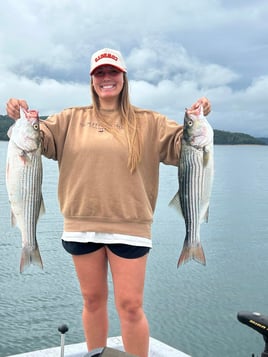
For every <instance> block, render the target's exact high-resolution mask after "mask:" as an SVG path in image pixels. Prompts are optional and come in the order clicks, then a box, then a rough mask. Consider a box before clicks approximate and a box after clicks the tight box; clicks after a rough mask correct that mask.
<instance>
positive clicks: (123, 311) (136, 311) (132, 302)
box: [116, 298, 144, 322]
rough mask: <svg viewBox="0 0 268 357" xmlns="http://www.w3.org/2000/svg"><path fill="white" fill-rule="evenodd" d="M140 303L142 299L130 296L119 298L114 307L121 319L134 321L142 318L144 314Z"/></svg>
mask: <svg viewBox="0 0 268 357" xmlns="http://www.w3.org/2000/svg"><path fill="white" fill-rule="evenodd" d="M142 305H143V302H142V300H140V299H131V298H130V299H122V300H120V301H119V302H118V303H117V305H116V307H117V311H118V314H119V316H120V318H121V319H124V320H127V321H129V322H136V321H139V320H140V319H142V317H143V315H144V312H143V306H142Z"/></svg>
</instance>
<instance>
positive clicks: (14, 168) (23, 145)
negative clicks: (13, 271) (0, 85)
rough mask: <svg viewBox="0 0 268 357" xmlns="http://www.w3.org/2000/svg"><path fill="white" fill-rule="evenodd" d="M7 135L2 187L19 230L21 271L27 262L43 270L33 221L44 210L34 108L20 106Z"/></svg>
mask: <svg viewBox="0 0 268 357" xmlns="http://www.w3.org/2000/svg"><path fill="white" fill-rule="evenodd" d="M8 136H9V143H8V149H7V160H6V188H7V193H8V199H9V203H10V208H11V225H12V226H15V225H17V227H18V228H19V229H20V231H21V238H22V252H21V260H20V273H22V272H23V271H24V270H25V269H26V268H27V267H28V266H29V265H31V264H33V265H37V266H39V267H40V268H41V269H43V262H42V258H41V254H40V251H39V247H38V243H37V240H36V229H37V221H38V219H39V217H40V215H41V214H43V213H44V212H45V206H44V200H43V195H42V176H43V170H42V159H41V134H40V127H39V114H38V111H37V110H23V109H22V108H21V109H20V119H18V120H16V121H15V124H14V125H12V126H11V127H10V128H9V130H8Z"/></svg>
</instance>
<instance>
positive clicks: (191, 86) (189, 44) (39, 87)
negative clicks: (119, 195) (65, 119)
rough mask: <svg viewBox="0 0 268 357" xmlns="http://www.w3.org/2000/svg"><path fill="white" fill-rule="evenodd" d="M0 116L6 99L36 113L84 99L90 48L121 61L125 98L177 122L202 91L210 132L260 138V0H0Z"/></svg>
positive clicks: (267, 102) (264, 70) (267, 81)
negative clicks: (111, 51) (114, 53)
mask: <svg viewBox="0 0 268 357" xmlns="http://www.w3.org/2000/svg"><path fill="white" fill-rule="evenodd" d="M0 14H1V17H0V114H6V113H5V103H6V102H7V100H8V99H9V98H10V97H15V98H24V99H26V100H27V101H28V103H29V106H30V107H31V108H32V109H38V110H39V112H40V115H48V114H51V113H54V112H58V111H60V110H62V109H63V108H66V107H70V106H79V105H87V104H89V103H90V102H91V99H90V92H89V63H90V57H91V54H92V53H93V52H94V51H96V50H98V49H100V48H103V47H111V48H115V49H118V50H120V51H121V52H122V53H123V55H124V57H125V60H126V63H127V67H128V77H129V80H130V93H131V100H132V103H133V104H134V105H137V106H140V107H143V108H148V109H153V110H156V111H159V112H161V113H163V114H165V115H167V116H168V117H170V118H172V119H175V120H177V121H178V122H181V121H182V119H183V112H184V108H185V107H188V106H190V105H191V104H192V103H193V102H194V101H195V100H196V99H198V98H199V97H201V96H207V97H208V98H210V100H211V102H212V107H213V111H212V113H211V114H210V116H209V120H210V122H211V124H212V125H213V127H214V128H215V129H221V130H228V131H239V132H244V133H248V134H251V135H254V136H265V137H268V21H267V18H268V1H267V0H254V1H252V0H165V1H155V0H147V1H146V0H135V1H127V0H109V1H108V0H107V1H106V0H60V1H58V0H55V1H54V0H47V1H43V0H5V1H1V5H0Z"/></svg>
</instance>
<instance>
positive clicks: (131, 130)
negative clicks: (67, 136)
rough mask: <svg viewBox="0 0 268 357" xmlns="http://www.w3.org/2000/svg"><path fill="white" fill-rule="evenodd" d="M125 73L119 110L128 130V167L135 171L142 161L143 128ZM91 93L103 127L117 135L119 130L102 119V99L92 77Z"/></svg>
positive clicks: (126, 130)
mask: <svg viewBox="0 0 268 357" xmlns="http://www.w3.org/2000/svg"><path fill="white" fill-rule="evenodd" d="M123 75H124V84H123V88H122V91H121V93H120V94H119V112H120V116H121V124H122V126H123V128H124V129H125V132H126V138H127V143H128V164H127V166H128V168H129V169H130V172H131V173H133V172H134V171H135V169H136V167H137V165H138V163H139V162H140V159H141V150H142V148H141V130H140V123H139V120H138V117H137V115H136V113H135V108H134V106H133V105H131V103H130V99H129V85H128V78H127V75H126V73H123ZM91 95H92V104H93V110H94V111H95V114H96V116H97V118H98V120H99V121H100V123H101V125H102V126H103V128H104V129H105V130H107V131H109V132H111V133H112V134H113V135H115V137H116V136H117V131H116V129H115V128H114V127H111V125H109V124H108V123H107V122H105V120H102V117H101V114H100V100H99V96H98V95H97V93H96V91H95V89H94V86H93V81H92V78H91Z"/></svg>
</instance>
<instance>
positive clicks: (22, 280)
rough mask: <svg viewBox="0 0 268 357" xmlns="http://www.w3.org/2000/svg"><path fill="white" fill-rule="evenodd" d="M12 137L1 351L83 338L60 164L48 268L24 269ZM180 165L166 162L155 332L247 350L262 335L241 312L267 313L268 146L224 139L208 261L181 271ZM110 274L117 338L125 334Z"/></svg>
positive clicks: (1, 151)
mask: <svg viewBox="0 0 268 357" xmlns="http://www.w3.org/2000/svg"><path fill="white" fill-rule="evenodd" d="M6 149H7V143H6V142H0V169H1V171H0V228H1V235H0V357H4V356H8V355H11V354H15V353H21V352H26V351H30V350H36V349H43V348H48V347H52V346H58V345H59V344H60V335H59V333H58V331H57V328H58V326H59V325H60V324H62V323H66V324H68V326H69V332H68V333H67V335H66V343H67V344H70V343H78V342H83V341H84V337H83V330H82V322H81V309H82V300H81V296H80V291H79V286H78V282H77V279H76V276H75V272H74V268H73V265H72V260H71V257H70V256H69V255H68V254H67V253H65V251H64V250H63V248H62V247H61V242H60V237H61V232H62V217H61V215H60V213H59V209H58V204H57V164H56V163H55V162H53V161H49V160H47V159H44V161H43V163H44V184H43V194H44V200H45V205H46V214H45V215H44V216H43V217H42V218H41V219H40V221H39V223H38V242H39V246H40V251H41V255H42V258H43V263H44V270H43V271H42V270H40V269H39V268H38V267H30V268H29V269H27V270H26V271H25V273H23V274H20V273H19V261H20V253H21V239H20V233H19V230H18V229H17V228H11V227H10V213H9V204H8V200H7V194H6V188H5V157H6ZM176 190H177V170H176V168H174V167H166V166H161V176H160V190H159V197H158V203H157V208H156V213H155V219H154V224H153V249H152V251H151V253H150V256H149V262H148V270H147V277H146V289H145V303H144V308H145V311H146V313H147V317H148V319H149V322H150V329H151V336H152V337H154V338H157V339H159V340H161V341H163V342H165V343H167V344H170V345H172V346H173V347H175V348H178V349H180V350H182V351H184V352H185V353H188V354H190V355H191V356H193V357H215V356H219V357H221V356H222V357H225V356H226V357H230V356H232V357H243V356H245V357H247V356H248V357H249V356H251V354H252V353H253V352H254V353H256V354H257V353H258V354H259V355H260V353H261V352H262V351H263V348H264V342H263V339H262V336H261V335H259V334H258V333H257V332H255V331H254V330H252V329H250V328H249V327H247V326H245V325H243V324H241V323H240V322H238V321H237V318H236V315H237V312H238V311H240V310H248V311H259V312H261V313H264V314H266V315H268V278H267V276H268V146H216V147H215V180H214V186H213V192H212V198H211V204H210V217H209V223H208V224H203V225H202V227H201V240H202V242H203V247H204V251H205V255H206V259H207V265H206V266H205V267H204V266H202V265H200V264H198V263H196V262H194V261H191V262H189V263H187V264H185V265H184V266H182V267H181V268H179V269H177V267H176V265H177V260H178V257H179V253H180V251H181V247H182V244H183V240H184V232H185V228H184V223H183V219H182V218H181V217H180V216H179V215H178V213H177V212H175V211H174V210H172V209H171V208H169V207H168V203H169V200H170V199H171V198H172V197H173V195H174V193H175V191H176ZM112 295H113V294H112V284H111V278H110V299H109V314H110V332H109V335H110V336H114V335H119V334H120V329H119V323H118V319H117V314H116V312H115V309H114V301H113V296H112Z"/></svg>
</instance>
